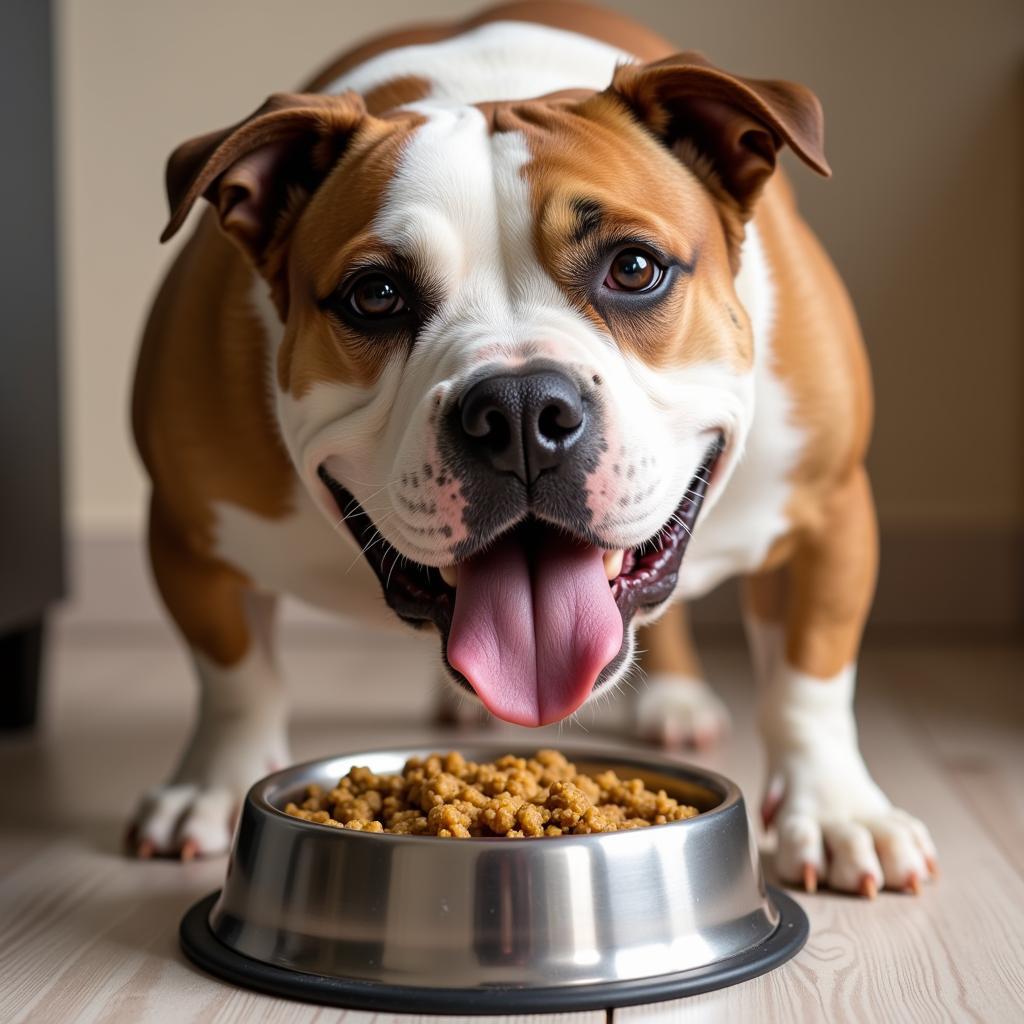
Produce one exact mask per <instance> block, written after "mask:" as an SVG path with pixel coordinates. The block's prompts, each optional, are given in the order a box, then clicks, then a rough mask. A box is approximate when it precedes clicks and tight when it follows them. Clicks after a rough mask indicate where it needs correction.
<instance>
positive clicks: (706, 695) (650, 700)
mask: <svg viewBox="0 0 1024 1024" xmlns="http://www.w3.org/2000/svg"><path fill="white" fill-rule="evenodd" d="M636 722H637V733H638V734H639V736H640V738H641V739H644V740H646V741H647V742H649V743H653V744H655V745H657V746H659V747H662V748H663V749H665V750H678V749H679V748H681V747H701V748H702V747H708V746H711V745H712V744H714V743H715V742H717V740H718V739H719V738H721V737H722V736H723V735H724V734H725V733H726V732H727V731H728V728H729V711H728V709H727V708H726V706H725V705H724V704H723V703H722V701H721V700H720V699H719V698H718V697H717V696H716V695H715V694H714V692H713V691H712V690H711V688H710V687H709V686H708V684H707V683H705V682H703V681H702V680H700V679H688V678H686V677H685V676H677V675H670V674H667V673H655V674H654V675H652V676H650V678H649V679H648V680H647V686H646V688H645V689H643V690H642V691H641V693H640V696H639V697H638V698H637V704H636Z"/></svg>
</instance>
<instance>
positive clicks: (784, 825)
mask: <svg viewBox="0 0 1024 1024" xmlns="http://www.w3.org/2000/svg"><path fill="white" fill-rule="evenodd" d="M852 698H853V672H852V670H847V671H846V672H844V673H842V674H840V676H838V677H836V678H834V679H831V680H828V681H821V680H817V679H811V678H809V677H806V676H802V675H800V674H799V673H796V672H793V671H789V672H788V673H787V674H781V673H780V675H779V676H778V677H777V678H776V679H775V680H774V681H773V683H772V685H771V686H770V687H769V688H768V689H767V690H766V691H765V692H764V694H763V700H762V708H761V716H760V717H761V725H762V730H763V732H764V736H765V741H766V743H767V747H768V764H769V772H768V786H767V788H766V791H765V798H764V802H763V804H762V808H761V814H762V817H763V818H764V822H765V825H766V827H767V826H770V825H771V824H773V823H774V825H775V827H776V830H777V833H778V845H777V848H776V855H775V866H776V870H777V871H778V874H779V877H780V878H781V879H782V881H784V882H790V883H796V884H800V885H803V886H804V888H805V889H807V890H808V891H814V890H815V889H816V888H817V886H818V883H819V881H820V882H822V883H825V884H827V885H828V886H829V888H831V889H836V890H839V891H841V892H852V893H860V894H861V895H863V896H867V897H873V896H874V895H875V894H876V893H877V892H878V890H879V889H882V888H887V889H897V890H909V891H912V892H917V891H918V889H919V887H920V885H921V883H922V882H924V881H925V880H927V879H928V878H931V877H934V875H935V873H936V869H937V861H936V853H935V844H934V843H933V842H932V839H931V836H930V835H929V834H928V830H927V828H925V826H924V825H923V824H921V822H920V821H918V820H917V819H916V818H913V817H911V816H910V815H909V814H907V812H906V811H901V810H899V809H898V808H895V807H893V806H892V804H891V803H890V802H889V800H888V798H887V797H886V795H885V794H884V793H883V792H882V790H881V789H879V787H878V785H877V784H876V783H875V781H874V779H872V778H871V775H870V774H869V772H868V769H867V766H866V765H865V764H864V759H863V758H862V757H861V754H860V749H859V747H858V745H857V730H856V726H855V724H854V719H853V712H852V703H853V701H852Z"/></svg>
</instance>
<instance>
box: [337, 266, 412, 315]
mask: <svg viewBox="0 0 1024 1024" xmlns="http://www.w3.org/2000/svg"><path fill="white" fill-rule="evenodd" d="M345 301H346V302H347V304H348V306H349V308H350V309H351V310H352V312H353V313H355V314H356V316H360V317H364V318H365V319H367V320H380V319H382V318H383V317H388V316H394V315H395V314H396V313H401V312H403V311H404V310H405V298H404V297H403V296H402V293H401V292H400V291H399V289H398V285H397V284H395V282H394V281H392V280H391V278H390V277H388V276H387V275H386V274H381V273H379V272H374V273H372V274H364V275H363V276H362V277H361V278H359V280H357V281H356V282H355V284H353V285H352V286H351V288H349V290H348V294H347V295H346V296H345Z"/></svg>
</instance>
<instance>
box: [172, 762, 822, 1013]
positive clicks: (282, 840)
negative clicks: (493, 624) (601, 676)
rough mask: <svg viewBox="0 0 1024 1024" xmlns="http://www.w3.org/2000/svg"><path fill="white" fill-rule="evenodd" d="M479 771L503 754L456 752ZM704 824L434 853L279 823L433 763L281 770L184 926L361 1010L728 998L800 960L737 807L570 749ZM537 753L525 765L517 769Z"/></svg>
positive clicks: (673, 777) (672, 774)
mask: <svg viewBox="0 0 1024 1024" xmlns="http://www.w3.org/2000/svg"><path fill="white" fill-rule="evenodd" d="M460 749H461V750H462V752H463V753H464V754H465V755H466V756H467V757H469V758H472V759H473V760H478V761H479V760H490V759H493V758H495V757H498V756H500V755H502V754H504V753H507V752H508V749H509V748H508V747H507V746H505V745H500V746H499V745H495V744H490V745H480V744H475V745H471V746H468V745H460ZM562 749H563V751H564V753H565V754H566V755H567V756H568V757H569V758H570V760H572V761H574V762H575V763H576V765H577V767H578V768H579V769H580V770H581V771H587V772H596V771H602V770H605V769H607V768H613V769H614V770H615V771H616V772H618V773H619V774H620V775H621V776H625V777H627V778H633V777H639V778H642V779H643V780H644V781H645V783H646V784H647V785H648V786H653V787H655V788H664V789H665V790H667V791H668V792H669V793H670V795H673V796H676V797H677V798H680V799H682V800H685V801H686V802H688V803H691V804H693V805H695V806H697V807H698V808H699V809H700V810H701V812H702V813H701V814H699V815H698V816H697V817H695V818H690V819H687V820H684V821H677V822H671V823H669V824H666V825H656V826H652V827H650V828H642V829H636V830H630V831H622V832H612V833H601V834H595V835H579V836H558V837H551V838H544V839H504V838H486V839H485V838H480V839H439V838H436V837H433V836H405V835H388V834H376V833H368V832H355V831H350V830H346V829H333V828H326V827H324V826H322V825H316V824H313V823H310V822H306V821H302V820H301V819H298V818H294V817H291V816H289V815H287V814H285V812H284V810H283V808H284V806H285V804H286V803H287V802H288V801H289V800H300V799H301V797H302V794H303V791H304V789H305V787H306V785H308V784H309V783H311V782H315V783H318V784H320V785H321V786H323V787H324V788H325V789H330V788H332V787H333V786H334V785H335V784H336V783H337V780H338V779H339V778H341V776H343V775H344V774H346V772H348V771H349V769H351V768H353V767H355V766H357V765H367V766H368V767H369V768H371V769H372V770H373V771H374V772H378V773H383V772H397V771H400V770H401V768H402V765H403V764H404V762H405V761H406V759H407V758H409V757H411V756H414V755H417V756H425V755H426V754H429V753H430V752H431V751H430V750H410V749H405V750H373V751H362V752H359V753H353V754H348V755H345V756H343V757H335V758H331V759H328V760H321V761H312V762H310V763H308V764H303V765H299V766H297V767H294V768H289V769H287V770H285V771H281V772H277V773H275V774H274V775H270V776H268V777H267V778H265V779H263V780H262V781H261V782H258V783H256V785H254V786H253V787H252V789H251V790H250V791H249V793H248V795H247V797H246V800H245V804H244V807H243V809H242V814H241V818H240V821H239V825H238V831H237V833H236V836H235V843H234V848H233V850H232V853H231V858H230V861H229V864H228V872H227V878H226V880H225V883H224V888H223V889H222V890H221V891H220V892H219V893H213V894H212V895H210V896H208V897H206V899H204V900H201V901H200V902H199V903H197V904H196V905H195V906H194V907H192V909H191V910H190V911H189V912H188V913H187V914H186V916H185V918H184V919H183V921H182V925H181V940H182V946H183V948H184V951H185V953H186V954H187V955H188V956H189V957H190V958H191V959H192V960H193V961H195V962H196V963H197V964H199V965H200V966H201V967H204V968H206V969H207V970H209V971H210V972H211V973H213V974H216V975H219V976H221V977H224V978H227V979H228V980H231V981H234V982H236V983H239V984H242V985H247V986H250V987H254V988H259V989H262V990H264V991H269V992H273V993H276V994H278V995H284V996H290V997H293V998H300V999H308V1000H312V1001H316V1002H322V1003H329V1004H333V1005H339V1006H348V1007H355V1008H361V1009H380V1010H397V1011H402V1010H405V1011H417V1012H434V1013H521V1012H531V1011H534V1012H537V1011H551V1010H569V1009H591V1008H596V1007H612V1006H623V1005H628V1004H634V1003H644V1002H652V1001H656V1000H660V999H668V998H674V997H677V996H682V995H688V994H692V993H696V992H704V991H708V990H710V989H714V988H721V987H723V986H725V985H731V984H734V983H735V982H738V981H743V980H745V979H747V978H751V977H754V976H756V975H758V974H763V973H764V972H766V971H769V970H771V969H772V968H773V967H776V966H778V965H779V964H781V963H783V962H785V961H786V960H788V959H789V958H790V957H792V956H793V955H794V954H795V953H796V952H797V951H798V950H799V949H800V947H801V946H802V945H803V943H804V941H805V940H806V937H807V918H806V916H805V915H804V913H803V911H802V910H801V909H800V908H799V907H798V906H797V904H796V903H794V902H793V900H792V899H790V898H789V897H788V896H786V895H785V894H784V893H782V892H779V891H778V890H775V889H771V888H766V886H765V884H764V881H763V879H762V876H761V870H760V863H759V860H758V854H757V849H756V846H755V845H754V843H753V840H752V836H751V834H750V830H749V828H748V824H747V815H746V811H745V808H744V804H743V797H742V795H741V794H740V791H739V789H738V788H737V787H736V786H735V785H734V784H733V783H732V782H730V781H729V780H728V779H726V778H723V777H722V776H721V775H716V774H714V773H713V772H708V771H705V770H703V769H698V768H695V767H692V766H687V765H683V764H680V763H677V762H676V761H673V760H670V759H668V758H663V757H656V756H653V755H647V754H638V753H635V752H630V753H621V752H613V753H609V752H607V751H606V750H595V749H592V748H580V747H577V748H575V749H573V748H568V747H565V748H562ZM513 752H515V753H519V754H523V755H529V754H532V753H533V751H532V749H530V750H528V751H527V750H518V751H515V750H514V751H513Z"/></svg>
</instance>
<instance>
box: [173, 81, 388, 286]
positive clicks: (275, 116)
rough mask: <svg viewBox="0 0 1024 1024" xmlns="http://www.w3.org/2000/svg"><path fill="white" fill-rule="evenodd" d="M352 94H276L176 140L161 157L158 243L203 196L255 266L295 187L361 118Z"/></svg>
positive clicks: (322, 164)
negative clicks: (234, 119)
mask: <svg viewBox="0 0 1024 1024" xmlns="http://www.w3.org/2000/svg"><path fill="white" fill-rule="evenodd" d="M367 117H368V115H367V113H366V108H365V107H364V106H363V101H362V99H361V97H359V96H358V95H356V94H355V93H344V94H342V95H340V96H326V95H318V94H302V93H277V94H275V95H273V96H271V97H270V98H269V99H268V100H267V101H266V103H264V104H263V106H262V107H260V108H259V110H257V111H256V112H255V113H253V114H252V115H251V116H249V117H247V118H246V119H245V120H244V121H240V122H239V123H238V124H236V125H233V126H232V127H230V128H225V129H223V130H222V131H217V132H211V133H210V134H208V135H201V136H199V137H198V138H195V139H190V140H189V141H188V142H184V143H182V144H181V145H180V146H179V147H178V148H177V149H176V150H175V151H174V152H173V153H172V154H171V156H170V159H169V160H168V161H167V199H168V202H169V204H170V209H171V219H170V220H169V221H168V223H167V227H166V228H164V232H163V234H162V235H161V236H160V241H161V242H166V241H167V240H168V239H169V238H171V237H173V235H174V234H175V233H176V232H177V231H178V229H179V228H180V227H181V225H182V223H184V220H185V218H186V217H187V216H188V212H189V210H190V209H191V208H192V206H193V205H194V204H195V202H196V200H197V199H199V197H200V196H205V197H206V198H207V199H208V200H209V201H210V203H212V204H213V206H214V207H215V209H216V210H217V214H218V216H219V218H220V224H221V227H222V228H223V230H224V231H225V232H226V234H227V235H228V236H229V237H230V238H231V239H232V240H233V241H235V242H236V244H238V245H239V246H240V247H241V248H242V250H243V251H244V252H246V253H247V254H248V256H249V258H250V259H251V260H252V261H253V262H254V263H255V264H256V266H257V267H258V266H260V264H261V263H262V257H263V253H264V250H265V247H266V246H267V244H268V243H269V242H270V240H271V239H272V238H273V236H274V233H275V230H276V229H277V222H278V219H279V218H280V215H281V213H282V211H283V210H284V209H285V208H286V206H287V205H288V203H289V200H290V198H291V196H292V195H293V194H294V193H295V192H296V190H302V191H303V192H305V193H312V192H313V191H315V189H316V188H317V186H318V185H319V184H320V183H321V182H322V181H323V179H324V177H326V175H327V173H328V172H329V171H330V169H331V168H332V167H333V166H334V164H335V163H336V162H337V160H338V158H339V157H340V156H341V154H342V151H343V150H344V148H345V145H346V144H347V142H348V140H349V139H350V137H351V136H352V134H353V132H354V131H355V130H356V129H357V128H358V127H359V126H360V125H361V124H362V123H363V122H364V121H365V120H366V119H367Z"/></svg>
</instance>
